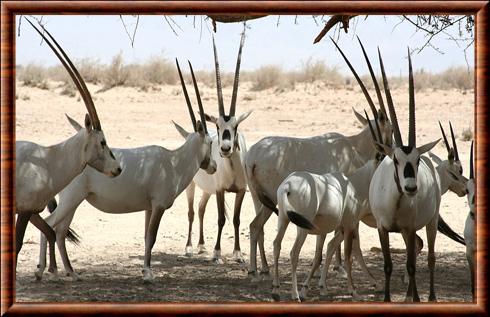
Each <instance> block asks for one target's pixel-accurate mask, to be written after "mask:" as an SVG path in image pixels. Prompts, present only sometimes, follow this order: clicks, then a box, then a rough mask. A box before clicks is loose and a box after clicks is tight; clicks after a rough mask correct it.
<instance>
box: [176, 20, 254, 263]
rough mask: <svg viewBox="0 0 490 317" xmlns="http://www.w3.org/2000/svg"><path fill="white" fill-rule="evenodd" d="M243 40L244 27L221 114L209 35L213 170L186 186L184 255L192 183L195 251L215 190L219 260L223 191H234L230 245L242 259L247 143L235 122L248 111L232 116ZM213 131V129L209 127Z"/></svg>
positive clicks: (216, 256) (216, 257) (188, 249)
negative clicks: (214, 99) (215, 108)
mask: <svg viewBox="0 0 490 317" xmlns="http://www.w3.org/2000/svg"><path fill="white" fill-rule="evenodd" d="M244 40H245V30H244V31H243V33H242V37H241V40H240V48H239V49H238V58H237V62H236V70H235V80H234V84H233V93H232V97H231V105H230V112H229V114H228V115H226V114H225V109H224V105H223V92H222V88H221V87H222V86H221V77H220V71H219V63H218V54H217V51H216V45H215V42H214V38H213V49H214V61H215V68H216V89H217V92H218V105H219V117H218V118H216V117H213V116H210V115H207V114H206V120H208V121H210V122H212V123H214V124H216V129H217V133H216V132H215V133H210V135H211V138H212V140H213V146H212V149H211V157H212V158H213V159H214V161H215V162H216V173H214V174H213V175H209V174H207V173H204V172H203V171H198V172H197V174H196V176H194V180H193V181H192V182H191V184H190V185H189V187H187V189H186V194H187V201H188V206H189V212H188V219H189V233H188V238H187V244H186V249H185V252H186V255H187V256H192V223H193V221H194V192H195V188H196V185H197V187H198V188H200V189H201V190H202V197H201V201H200V202H199V244H198V252H199V253H202V252H204V230H203V221H204V213H205V211H206V204H207V203H208V200H209V198H210V196H211V195H213V194H216V202H217V206H218V238H217V240H216V245H215V247H214V253H213V258H212V259H213V260H214V261H215V262H217V263H222V258H221V232H222V229H223V226H224V224H225V192H233V193H236V196H235V209H234V212H233V226H234V228H235V247H234V249H233V259H234V260H236V261H238V262H244V260H243V257H242V254H241V251H240V232H239V228H240V211H241V206H242V202H243V198H244V196H245V192H246V189H247V180H246V175H245V169H244V163H243V161H244V159H245V153H246V152H247V146H246V144H245V137H244V136H243V134H242V133H241V132H240V131H239V130H238V125H239V124H240V123H241V122H242V121H243V120H245V119H246V118H247V117H248V116H249V115H250V113H251V111H249V112H247V113H244V114H242V115H240V116H238V117H236V116H235V109H236V102H237V95H238V81H239V77H240V63H241V56H242V47H243V44H244ZM213 132H214V131H213Z"/></svg>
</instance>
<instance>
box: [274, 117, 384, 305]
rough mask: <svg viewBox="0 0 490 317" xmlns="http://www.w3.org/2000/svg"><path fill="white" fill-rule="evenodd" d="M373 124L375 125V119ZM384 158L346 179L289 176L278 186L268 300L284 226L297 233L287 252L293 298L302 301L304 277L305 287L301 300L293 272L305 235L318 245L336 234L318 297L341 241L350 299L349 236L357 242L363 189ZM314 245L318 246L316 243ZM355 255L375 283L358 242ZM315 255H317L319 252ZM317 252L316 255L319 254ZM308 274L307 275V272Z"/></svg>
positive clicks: (365, 191) (276, 273)
mask: <svg viewBox="0 0 490 317" xmlns="http://www.w3.org/2000/svg"><path fill="white" fill-rule="evenodd" d="M365 114H366V118H367V121H368V124H369V127H370V130H371V134H372V138H373V140H374V141H375V142H376V141H377V142H379V143H380V144H382V143H383V141H382V136H381V132H380V129H379V125H377V132H378V136H377V137H376V135H375V132H374V129H372V126H371V122H370V121H369V117H368V115H367V113H365ZM375 122H376V123H377V121H376V120H375ZM383 158H384V156H383V155H381V154H379V153H376V155H375V156H374V157H373V158H372V159H371V160H369V161H368V162H367V163H366V164H364V165H363V166H362V167H361V168H359V169H357V170H356V171H355V172H354V173H353V174H351V175H350V176H346V175H345V174H343V173H342V172H334V173H327V174H323V175H319V174H315V173H309V172H303V171H298V172H293V173H291V174H290V175H289V176H288V177H286V179H284V181H283V182H282V183H281V185H279V187H278V189H277V201H278V210H279V213H278V224H277V236H276V239H275V240H274V281H273V283H272V286H273V289H272V297H273V298H274V299H275V300H279V264H278V263H279V254H280V251H281V242H282V239H283V237H284V234H285V233H286V229H287V227H288V224H289V222H290V221H291V222H293V223H294V224H296V225H297V235H296V240H295V241H294V245H293V247H292V249H291V253H290V256H291V266H292V298H293V300H297V301H301V300H304V299H305V296H306V290H305V288H306V287H307V285H308V283H309V279H311V276H309V279H308V280H307V282H306V283H305V287H304V289H303V290H302V294H301V296H300V295H299V294H298V286H297V284H298V283H297V277H296V269H297V265H298V257H299V253H300V251H301V247H302V246H303V243H304V242H305V239H306V236H307V235H308V234H315V235H317V240H318V239H321V240H322V241H321V245H323V240H325V237H326V235H327V234H328V233H329V232H332V231H334V230H335V231H336V234H335V236H334V238H333V239H332V240H331V241H330V242H329V244H328V249H327V255H326V261H325V264H324V266H323V271H322V277H321V279H320V287H321V293H322V295H326V294H325V292H326V272H327V270H328V265H329V263H330V260H331V258H332V256H333V254H334V251H335V250H336V249H337V247H338V246H339V245H340V243H341V242H342V240H343V239H344V237H345V242H344V255H345V263H346V268H347V282H348V283H347V285H348V291H349V293H350V294H352V295H354V296H355V291H354V286H353V284H352V275H351V268H352V265H351V263H350V261H351V251H352V247H353V237H354V236H356V239H357V240H358V236H359V232H358V227H359V220H360V219H361V218H362V216H363V215H364V214H366V213H370V211H369V202H368V189H369V182H370V181H371V177H372V175H373V173H374V171H375V170H376V168H377V166H378V164H379V162H380V161H381V160H382V159H383ZM317 246H318V243H317ZM354 249H355V253H356V255H357V256H358V260H360V263H361V266H362V267H363V268H364V269H365V271H366V272H367V273H368V275H369V277H370V278H371V281H372V282H373V283H374V284H375V280H374V277H373V276H372V275H371V274H370V273H369V270H368V269H367V267H366V264H365V263H364V260H363V258H362V255H361V250H360V245H359V241H357V242H356V243H355V244H354ZM318 251H319V252H318ZM321 252H322V250H321V248H320V250H317V254H315V260H314V261H313V262H314V265H318V264H319V262H320V259H321ZM318 253H319V254H318ZM311 275H312V274H311Z"/></svg>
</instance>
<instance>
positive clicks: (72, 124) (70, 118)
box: [65, 113, 82, 132]
mask: <svg viewBox="0 0 490 317" xmlns="http://www.w3.org/2000/svg"><path fill="white" fill-rule="evenodd" d="M65 116H66V118H67V119H68V122H70V124H71V126H72V127H73V128H74V129H75V130H76V131H77V132H78V131H80V130H81V129H82V126H81V125H80V123H78V122H76V121H75V120H74V119H73V118H72V117H70V116H69V115H67V114H66V113H65Z"/></svg>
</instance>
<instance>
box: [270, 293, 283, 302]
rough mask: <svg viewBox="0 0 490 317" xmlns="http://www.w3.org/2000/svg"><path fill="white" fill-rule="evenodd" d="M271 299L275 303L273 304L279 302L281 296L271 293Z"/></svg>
mask: <svg viewBox="0 0 490 317" xmlns="http://www.w3.org/2000/svg"><path fill="white" fill-rule="evenodd" d="M272 299H273V300H274V301H275V302H278V301H280V300H281V296H279V294H278V293H272Z"/></svg>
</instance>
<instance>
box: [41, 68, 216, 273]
mask: <svg viewBox="0 0 490 317" xmlns="http://www.w3.org/2000/svg"><path fill="white" fill-rule="evenodd" d="M189 66H190V69H191V74H192V81H193V83H194V88H195V91H196V95H197V101H198V105H199V110H200V114H201V121H197V122H196V119H195V116H194V113H193V110H192V106H191V102H190V99H189V96H188V94H187V89H186V86H185V83H184V79H183V77H182V73H181V71H180V67H179V64H178V62H177V69H178V72H179V77H180V81H181V84H182V89H183V92H184V96H185V100H186V103H187V108H188V110H189V114H190V117H191V121H192V125H193V128H194V131H195V132H194V133H188V132H186V131H185V130H184V128H182V127H180V126H178V125H176V126H177V127H178V129H179V130H180V133H183V134H185V135H186V141H185V143H184V145H182V146H181V147H180V148H178V149H176V150H167V149H166V148H163V147H160V146H157V145H152V146H145V147H139V148H132V149H114V155H115V156H116V157H117V158H118V159H119V161H120V162H121V164H122V166H123V172H122V173H121V175H120V176H119V177H117V178H114V179H109V178H107V177H103V176H101V175H100V174H99V173H96V172H95V171H94V170H93V169H91V168H86V169H85V170H84V171H83V173H82V174H81V175H80V176H78V177H77V178H76V179H75V180H74V181H73V182H71V183H70V185H68V186H67V187H66V188H65V189H64V190H63V191H62V192H61V193H60V195H59V197H60V198H59V204H58V207H57V208H56V210H55V211H54V213H53V214H51V215H50V216H49V217H48V218H47V219H46V221H47V222H48V224H50V225H51V226H52V227H54V228H55V231H56V241H57V243H58V247H59V249H60V253H61V257H62V259H63V264H64V266H65V269H66V271H67V272H68V274H69V275H71V276H72V277H73V278H74V279H76V278H77V276H76V274H75V273H74V271H73V268H72V267H71V265H70V262H69V259H68V255H67V253H66V248H65V245H64V239H65V236H66V232H67V231H66V229H67V228H68V226H69V225H70V223H71V221H72V219H73V216H74V213H75V211H76V208H77V207H78V205H80V203H81V202H82V201H83V200H87V201H88V202H89V203H90V204H91V205H92V206H94V207H95V208H97V209H99V210H101V211H103V212H107V213H114V214H122V213H130V212H136V211H141V210H145V211H146V214H145V257H144V266H143V279H144V280H145V281H151V280H152V279H153V273H152V271H151V268H150V260H151V249H152V248H153V245H154V243H155V240H156V236H157V231H158V227H159V224H160V220H161V218H162V216H163V213H164V211H165V210H167V209H169V208H170V207H171V206H172V204H173V203H174V200H175V198H177V196H178V195H179V194H180V193H181V192H182V191H183V190H184V189H185V188H186V187H187V186H188V185H189V183H190V182H191V181H192V178H193V177H194V175H195V174H196V173H197V171H198V170H199V168H202V169H204V170H206V171H207V172H208V173H210V174H212V173H214V172H215V171H216V162H215V161H214V160H213V159H212V158H211V142H212V140H211V138H210V137H209V135H208V133H207V128H206V122H205V120H204V110H203V107H202V103H201V97H200V94H199V90H198V88H197V83H196V79H195V77H194V72H193V71H192V66H191V64H190V62H189ZM45 247H46V246H45V244H44V245H43V246H42V248H44V250H41V254H42V255H45ZM45 262H46V259H45V258H43V257H41V259H40V263H41V264H40V274H41V273H42V270H43V269H44V267H45Z"/></svg>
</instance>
